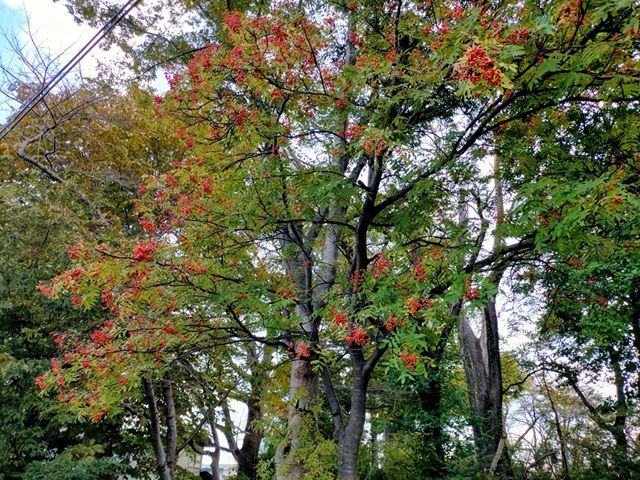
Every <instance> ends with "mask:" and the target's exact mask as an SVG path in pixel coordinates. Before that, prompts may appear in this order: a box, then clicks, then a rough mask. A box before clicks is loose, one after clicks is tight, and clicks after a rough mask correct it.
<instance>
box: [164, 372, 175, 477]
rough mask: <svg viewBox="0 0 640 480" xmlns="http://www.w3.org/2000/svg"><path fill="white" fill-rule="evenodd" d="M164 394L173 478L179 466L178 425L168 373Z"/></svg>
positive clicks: (168, 467) (169, 466) (168, 446)
mask: <svg viewBox="0 0 640 480" xmlns="http://www.w3.org/2000/svg"><path fill="white" fill-rule="evenodd" d="M162 396H163V398H164V408H165V411H166V418H167V450H166V451H167V469H168V470H169V474H170V475H171V478H172V479H174V478H176V467H177V466H178V426H177V419H176V404H175V401H174V398H173V385H172V379H171V376H170V375H169V374H168V373H166V374H165V376H164V378H163V379H162Z"/></svg>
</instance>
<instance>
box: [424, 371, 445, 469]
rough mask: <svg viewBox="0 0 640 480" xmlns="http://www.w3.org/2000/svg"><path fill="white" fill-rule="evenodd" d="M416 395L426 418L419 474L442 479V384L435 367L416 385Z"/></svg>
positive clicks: (443, 463)
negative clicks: (423, 457)
mask: <svg viewBox="0 0 640 480" xmlns="http://www.w3.org/2000/svg"><path fill="white" fill-rule="evenodd" d="M437 361H438V360H436V362H437ZM418 395H419V397H420V405H421V407H422V412H423V414H425V416H426V417H427V418H426V422H427V424H426V425H425V427H424V431H423V436H424V439H423V441H422V449H423V450H424V451H423V454H426V458H425V461H424V462H423V463H424V464H423V465H422V468H421V474H422V477H423V478H442V477H443V476H444V474H445V471H444V466H445V462H444V457H445V452H444V441H445V434H444V430H443V428H442V383H441V379H440V371H439V367H438V366H437V365H436V366H435V367H433V368H431V369H429V373H428V376H427V379H426V380H425V381H422V382H420V384H419V385H418Z"/></svg>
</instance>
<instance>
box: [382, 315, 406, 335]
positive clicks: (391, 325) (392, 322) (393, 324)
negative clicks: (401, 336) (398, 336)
mask: <svg viewBox="0 0 640 480" xmlns="http://www.w3.org/2000/svg"><path fill="white" fill-rule="evenodd" d="M406 321H407V319H406V318H401V319H400V320H398V319H397V318H396V317H389V320H387V323H385V324H384V327H385V328H386V329H387V331H388V332H392V331H393V330H395V329H396V328H398V327H401V326H402V325H404V322H406Z"/></svg>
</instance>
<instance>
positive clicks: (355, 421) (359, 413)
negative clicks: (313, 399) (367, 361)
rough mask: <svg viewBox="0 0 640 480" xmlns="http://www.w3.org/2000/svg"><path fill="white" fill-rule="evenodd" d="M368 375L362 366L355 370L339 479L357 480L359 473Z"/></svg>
mask: <svg viewBox="0 0 640 480" xmlns="http://www.w3.org/2000/svg"><path fill="white" fill-rule="evenodd" d="M368 383H369V378H368V375H365V373H364V372H363V368H362V366H355V367H354V369H353V380H352V382H351V409H350V410H349V421H348V422H347V425H346V426H345V428H344V430H343V431H342V435H341V436H340V442H339V445H338V447H339V449H338V479H339V480H355V478H356V473H357V471H358V451H359V448H360V441H361V439H362V432H363V430H364V422H365V416H366V402H367V385H368Z"/></svg>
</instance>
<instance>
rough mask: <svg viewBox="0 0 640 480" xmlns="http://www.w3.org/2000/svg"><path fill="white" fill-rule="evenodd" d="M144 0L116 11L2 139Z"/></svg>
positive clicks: (0, 135) (23, 109)
mask: <svg viewBox="0 0 640 480" xmlns="http://www.w3.org/2000/svg"><path fill="white" fill-rule="evenodd" d="M141 1H142V0H128V1H127V3H125V4H124V5H123V6H122V8H121V9H120V10H119V11H118V13H116V14H115V15H114V16H113V17H111V18H110V19H109V21H108V22H107V23H106V24H104V26H103V27H102V28H101V29H100V30H98V31H97V32H96V33H95V35H94V36H93V37H91V39H90V40H89V41H88V42H87V43H86V44H85V45H84V47H82V48H81V49H80V50H79V51H78V53H76V54H75V55H74V56H73V58H71V60H69V61H68V62H67V63H66V64H65V65H64V66H63V67H62V68H61V69H60V71H59V72H58V73H56V74H55V75H54V76H53V77H51V79H50V80H49V81H48V82H47V83H45V84H44V85H43V86H42V88H41V89H40V90H39V91H38V92H37V93H36V94H35V95H34V96H33V97H31V99H30V100H28V101H27V102H25V103H24V104H23V105H22V107H21V108H20V110H19V111H18V113H17V114H16V115H14V116H13V118H12V119H11V121H10V122H9V123H8V124H7V125H5V126H4V127H3V129H2V131H0V140H2V139H3V138H4V137H6V136H7V135H8V134H9V133H10V132H11V131H12V130H13V129H14V128H16V127H17V126H18V124H19V123H20V122H21V121H22V119H23V118H24V117H26V116H27V114H28V113H29V112H30V111H31V110H33V109H34V108H35V107H36V105H37V104H38V103H40V102H41V101H42V99H43V98H44V97H45V96H46V95H47V94H48V93H49V92H50V91H51V90H52V89H53V88H54V87H55V86H56V85H57V84H58V83H60V81H61V80H62V79H63V78H64V77H66V76H67V75H68V74H69V73H70V72H71V70H72V69H73V68H74V67H75V66H76V65H77V64H78V63H80V61H81V60H82V59H83V58H84V57H86V56H87V54H88V53H89V52H90V51H91V50H93V49H94V48H95V47H96V46H97V45H98V44H99V43H100V42H101V41H102V39H103V38H104V37H106V36H107V35H108V34H109V33H110V32H111V31H112V30H113V29H114V28H115V27H116V25H118V23H120V22H121V21H122V20H123V19H124V18H125V17H126V16H127V15H128V14H129V12H131V10H133V9H134V8H135V7H136V6H137V5H138V4H139V3H140V2H141Z"/></svg>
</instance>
